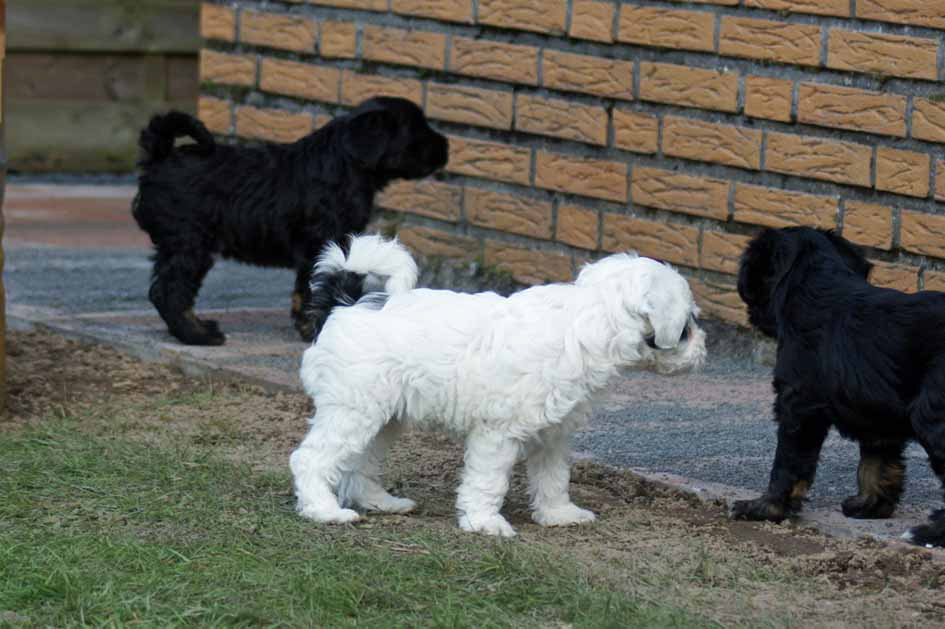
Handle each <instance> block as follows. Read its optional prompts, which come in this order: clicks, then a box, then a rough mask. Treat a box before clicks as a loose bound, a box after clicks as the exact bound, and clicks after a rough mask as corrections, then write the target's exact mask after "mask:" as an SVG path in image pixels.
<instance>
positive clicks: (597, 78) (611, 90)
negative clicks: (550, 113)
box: [542, 49, 633, 100]
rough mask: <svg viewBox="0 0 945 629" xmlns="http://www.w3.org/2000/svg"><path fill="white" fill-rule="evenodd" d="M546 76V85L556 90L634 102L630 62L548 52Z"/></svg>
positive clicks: (544, 75) (543, 68) (544, 69)
mask: <svg viewBox="0 0 945 629" xmlns="http://www.w3.org/2000/svg"><path fill="white" fill-rule="evenodd" d="M542 75H543V77H542V80H543V85H544V86H545V87H550V88H552V89H556V90H565V91H569V92H587V93H588V94H596V95H597V96H604V97H606V98H620V99H623V100H633V63H631V62H629V61H618V60H616V59H602V58H600V57H592V56H589V55H575V54H572V53H568V52H559V51H557V50H548V49H546V50H545V53H544V57H543V59H542Z"/></svg>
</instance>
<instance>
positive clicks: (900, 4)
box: [856, 0, 945, 29]
mask: <svg viewBox="0 0 945 629" xmlns="http://www.w3.org/2000/svg"><path fill="white" fill-rule="evenodd" d="M856 17H858V18H860V19H861V20H877V21H880V22H896V23H899V24H912V25H914V26H928V27H929V28H941V29H945V5H943V4H942V3H941V2H939V1H938V0H857V3H856Z"/></svg>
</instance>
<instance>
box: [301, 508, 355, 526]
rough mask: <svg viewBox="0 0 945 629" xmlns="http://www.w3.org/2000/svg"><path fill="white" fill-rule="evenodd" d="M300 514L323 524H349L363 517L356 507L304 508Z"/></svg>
mask: <svg viewBox="0 0 945 629" xmlns="http://www.w3.org/2000/svg"><path fill="white" fill-rule="evenodd" d="M299 514H300V515H301V516H302V517H303V518H308V519H309V520H315V521H316V522H321V523H323V524H347V523H348V522H357V521H358V520H360V519H361V514H359V513H358V512H357V511H355V510H354V509H335V510H333V511H325V510H321V509H319V510H316V509H311V508H306V509H302V510H301V511H299Z"/></svg>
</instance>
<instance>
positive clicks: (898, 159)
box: [876, 146, 932, 197]
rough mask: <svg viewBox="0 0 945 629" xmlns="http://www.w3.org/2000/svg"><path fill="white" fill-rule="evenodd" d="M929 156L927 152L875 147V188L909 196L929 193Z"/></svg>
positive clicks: (924, 195) (930, 163)
mask: <svg viewBox="0 0 945 629" xmlns="http://www.w3.org/2000/svg"><path fill="white" fill-rule="evenodd" d="M931 168H932V161H931V158H930V157H929V155H928V154H927V153H916V152H914V151H900V150H897V149H891V148H889V147H887V146H881V147H879V148H877V149H876V189H877V190H885V191H886V192H895V193H896V194H904V195H907V196H910V197H926V196H928V194H929V174H930V173H929V170H930V169H931Z"/></svg>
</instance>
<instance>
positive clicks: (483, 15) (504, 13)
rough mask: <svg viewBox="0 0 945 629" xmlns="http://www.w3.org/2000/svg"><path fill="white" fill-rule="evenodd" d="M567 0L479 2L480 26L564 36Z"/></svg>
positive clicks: (484, 0)
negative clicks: (486, 25) (562, 34)
mask: <svg viewBox="0 0 945 629" xmlns="http://www.w3.org/2000/svg"><path fill="white" fill-rule="evenodd" d="M567 12H568V3H567V0H542V1H541V2H535V1H534V0H479V23H480V24H488V25H489V26H498V27H500V28H514V29H517V30H521V31H535V32H538V33H564V26H565V22H566V20H567Z"/></svg>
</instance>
